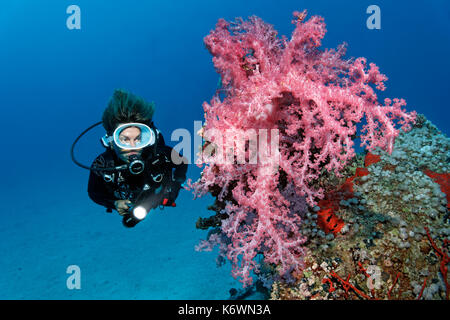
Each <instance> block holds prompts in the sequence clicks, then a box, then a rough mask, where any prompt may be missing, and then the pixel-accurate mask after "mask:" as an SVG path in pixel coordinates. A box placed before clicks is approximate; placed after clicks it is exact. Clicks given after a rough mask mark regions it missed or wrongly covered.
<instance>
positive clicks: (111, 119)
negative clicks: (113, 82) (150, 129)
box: [102, 89, 155, 135]
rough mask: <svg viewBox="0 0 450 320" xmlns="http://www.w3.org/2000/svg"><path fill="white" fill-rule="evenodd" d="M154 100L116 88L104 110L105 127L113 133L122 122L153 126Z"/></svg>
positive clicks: (109, 132) (108, 131)
mask: <svg viewBox="0 0 450 320" xmlns="http://www.w3.org/2000/svg"><path fill="white" fill-rule="evenodd" d="M154 113H155V104H154V102H150V103H149V102H146V101H145V100H144V99H142V98H141V97H138V96H136V95H134V94H132V93H130V92H128V91H126V90H123V89H116V90H114V93H113V96H112V98H111V100H110V101H109V103H108V106H107V107H106V109H105V111H104V112H103V117H102V120H103V127H104V128H105V130H106V132H107V133H108V134H109V135H111V134H112V133H113V132H114V130H115V129H116V128H117V126H118V125H119V124H120V123H127V122H139V123H143V124H146V125H148V126H151V123H152V117H153V114H154Z"/></svg>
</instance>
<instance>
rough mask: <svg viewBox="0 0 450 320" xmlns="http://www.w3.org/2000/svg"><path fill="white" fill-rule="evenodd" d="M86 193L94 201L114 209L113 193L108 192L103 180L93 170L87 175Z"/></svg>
mask: <svg viewBox="0 0 450 320" xmlns="http://www.w3.org/2000/svg"><path fill="white" fill-rule="evenodd" d="M88 194H89V198H91V199H92V201H94V202H95V203H97V204H99V205H101V206H104V207H106V208H108V209H116V205H115V201H116V199H115V198H114V195H113V194H111V193H110V192H108V190H107V188H106V186H105V181H104V180H103V179H102V177H101V176H100V175H98V174H96V173H95V172H94V171H91V173H90V175H89V184H88Z"/></svg>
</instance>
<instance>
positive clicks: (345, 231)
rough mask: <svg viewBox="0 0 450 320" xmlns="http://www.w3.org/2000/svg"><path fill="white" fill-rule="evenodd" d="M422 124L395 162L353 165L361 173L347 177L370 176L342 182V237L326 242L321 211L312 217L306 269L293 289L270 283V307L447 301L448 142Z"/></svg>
mask: <svg viewBox="0 0 450 320" xmlns="http://www.w3.org/2000/svg"><path fill="white" fill-rule="evenodd" d="M418 120H419V121H418V122H417V124H416V125H415V126H414V127H413V129H412V130H411V131H409V132H407V133H401V134H400V135H399V136H398V138H397V139H396V142H395V145H394V150H393V152H392V154H389V153H387V152H384V151H382V150H380V149H375V150H373V152H372V153H367V154H366V155H365V156H364V158H365V159H364V160H365V161H361V159H360V158H359V159H357V160H356V159H355V162H357V163H358V164H361V163H365V165H364V170H362V168H361V169H360V170H358V169H354V168H351V169H349V170H348V172H355V173H356V172H358V171H364V172H365V174H364V175H357V174H355V173H353V175H351V173H350V174H348V176H347V177H346V178H345V180H344V181H345V182H346V183H347V184H348V181H352V185H351V189H352V192H353V193H352V194H347V195H346V196H347V198H346V199H344V198H343V199H341V200H340V201H339V205H338V206H337V207H336V208H334V209H335V214H336V215H337V216H338V217H339V219H342V221H344V222H345V225H344V227H343V228H342V229H341V231H340V232H339V233H337V234H333V233H329V234H326V232H325V231H324V230H322V229H321V228H320V226H319V224H318V221H317V220H318V215H317V212H320V211H321V210H322V209H321V208H320V207H318V206H316V207H314V208H312V209H311V210H310V212H309V213H308V214H307V218H306V219H305V220H304V221H303V225H302V234H304V235H305V236H307V237H308V242H307V243H305V246H306V247H307V248H308V249H309V250H308V256H307V257H306V258H305V269H304V270H303V273H302V274H300V275H299V276H298V277H297V279H296V283H295V284H294V285H292V284H286V283H283V281H274V282H272V288H271V298H272V299H448V295H449V285H448V274H447V265H448V263H449V262H450V260H449V257H448V244H449V240H448V239H449V235H450V226H449V224H448V222H449V212H448V201H447V199H448V193H444V191H445V190H446V189H445V188H446V186H448V183H449V180H450V179H449V177H450V175H449V169H450V168H449V161H448V159H449V152H450V139H449V138H448V137H446V136H444V135H443V134H442V133H440V132H439V130H438V129H437V128H436V127H435V126H434V125H433V124H432V123H431V122H429V121H428V120H427V119H426V118H425V117H424V116H423V115H419V116H418ZM350 167H351V166H349V168H350ZM430 172H433V173H434V174H433V175H434V176H439V177H440V178H439V179H433V177H430V176H429V174H430ZM342 185H345V183H343V184H340V185H339V184H337V185H335V187H334V188H335V189H336V190H339V189H340V187H341V186H342ZM447 191H448V190H447ZM349 196H351V197H349ZM369 271H370V272H369Z"/></svg>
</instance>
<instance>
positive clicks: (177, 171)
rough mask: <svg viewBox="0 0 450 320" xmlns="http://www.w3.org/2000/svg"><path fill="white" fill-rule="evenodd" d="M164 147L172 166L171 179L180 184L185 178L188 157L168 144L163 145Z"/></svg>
mask: <svg viewBox="0 0 450 320" xmlns="http://www.w3.org/2000/svg"><path fill="white" fill-rule="evenodd" d="M165 148H166V149H165V152H166V154H167V156H168V157H169V159H170V160H171V162H172V167H173V168H174V171H173V181H175V182H178V183H179V184H180V185H181V184H182V183H183V182H184V181H185V180H186V172H187V169H188V159H187V158H186V157H184V156H182V155H181V154H180V153H178V151H176V150H175V149H173V148H171V147H169V146H165Z"/></svg>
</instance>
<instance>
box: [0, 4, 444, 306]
mask: <svg viewBox="0 0 450 320" xmlns="http://www.w3.org/2000/svg"><path fill="white" fill-rule="evenodd" d="M71 4H76V5H78V6H79V7H80V8H81V30H69V29H68V28H67V27H66V19H67V17H68V14H67V13H66V8H67V7H68V6H69V5H71ZM371 4H376V5H378V6H379V7H380V8H381V17H382V20H381V30H369V29H367V28H366V19H367V17H368V15H367V14H366V8H367V7H368V6H369V5H371ZM303 9H308V12H309V14H310V15H321V16H323V17H324V18H325V22H326V24H327V29H328V33H327V34H326V36H325V39H324V41H323V47H324V48H329V47H332V48H335V47H337V45H339V44H340V43H342V42H344V41H345V42H347V43H348V51H347V56H348V57H350V56H354V57H359V56H364V57H366V58H367V59H368V61H369V62H374V63H376V64H377V65H378V66H379V67H380V70H381V72H382V73H385V74H386V75H387V76H388V77H389V80H388V82H387V90H386V91H385V92H384V93H382V94H380V98H384V97H391V98H394V97H401V98H405V99H406V101H407V103H408V105H407V110H409V111H411V110H416V111H417V112H420V113H423V114H425V115H426V117H427V118H428V119H430V120H431V121H432V122H433V123H434V124H435V125H436V126H437V127H438V128H439V129H440V130H442V131H443V132H444V133H446V134H447V135H448V133H449V127H450V125H449V121H448V119H449V101H450V90H449V75H448V73H449V71H450V62H449V57H450V26H449V21H450V19H449V17H450V15H449V12H450V6H449V2H448V1H445V0H441V1H438V0H434V1H387V0H386V1H376V2H374V1H365V0H361V1H360V0H358V1H356V0H355V1H348V0H347V1H334V0H330V1H325V0H311V1H300V0H298V1H284V0H278V1H261V0H258V1H232V0H231V1H211V0H208V1H137V0H127V1H99V0H74V1H63V0H57V1H56V0H54V1H50V0H41V1H31V0H29V1H25V0H16V1H4V2H2V4H1V10H0V40H1V44H2V50H0V96H1V97H2V100H1V102H0V108H1V119H2V121H1V123H2V131H1V133H2V137H3V139H2V148H1V150H2V152H1V157H0V165H1V168H2V169H3V170H2V183H1V185H0V194H1V203H2V209H1V211H0V252H1V259H0V298H1V299H226V298H228V296H229V293H228V290H229V289H230V288H232V287H236V288H237V287H238V286H239V283H238V282H237V281H235V280H234V279H233V278H232V277H231V275H230V266H229V264H227V265H225V266H223V267H221V268H216V265H215V261H214V260H215V257H216V254H217V252H211V253H199V252H196V251H194V246H195V245H196V244H197V243H198V242H199V240H201V239H203V238H205V237H206V233H207V232H206V231H200V230H197V229H195V221H196V220H197V218H198V217H199V216H203V217H206V216H209V215H210V214H211V213H212V212H210V211H208V210H207V209H206V206H207V205H209V204H211V203H212V198H211V197H205V198H202V199H197V200H192V195H191V194H190V193H189V192H187V191H184V192H182V193H181V194H180V197H179V199H178V201H177V207H176V208H173V209H172V208H168V209H166V210H165V211H163V212H159V211H158V212H156V213H155V214H152V215H150V216H149V217H148V218H147V219H146V220H145V221H144V222H142V223H141V224H139V225H138V226H137V227H136V228H135V229H133V230H127V229H125V228H123V227H122V225H121V223H120V219H119V217H118V216H117V215H116V214H107V213H105V210H104V208H102V207H100V206H98V205H96V204H95V203H92V202H91V201H90V199H89V198H88V196H87V192H86V189H87V179H88V171H86V170H83V169H81V168H79V167H76V166H75V165H74V164H73V163H72V162H71V160H70V154H69V151H70V147H71V144H72V142H73V140H74V139H75V138H76V136H77V135H78V134H79V133H80V132H81V131H82V130H84V129H85V128H86V127H87V126H89V125H91V124H93V123H95V122H97V121H99V120H100V119H101V115H102V112H103V110H104V108H105V106H106V104H107V102H108V100H109V98H110V96H111V94H112V92H113V90H114V89H115V88H125V89H127V90H130V91H131V92H133V93H135V94H137V95H140V96H142V97H144V98H145V99H147V100H150V101H154V102H155V103H156V107H157V108H156V113H155V116H154V121H155V124H156V125H157V126H158V127H159V128H160V130H161V131H162V132H163V134H164V136H165V138H166V142H167V143H168V144H169V145H172V146H174V145H175V144H177V142H176V141H170V137H171V133H172V132H173V131H174V130H175V129H177V128H185V129H187V130H189V131H190V133H191V134H192V137H193V136H194V134H195V132H194V121H196V120H197V121H201V120H203V110H202V103H203V102H204V101H209V100H210V98H211V97H212V95H213V93H214V91H215V89H216V87H217V83H218V75H217V74H216V72H215V70H214V67H213V65H212V61H211V56H210V55H209V53H208V51H207V50H206V49H205V47H204V44H203V37H204V36H206V35H207V34H208V33H209V31H210V30H212V29H213V28H214V26H215V23H216V22H217V20H218V19H219V18H225V19H227V20H230V19H234V17H238V16H241V17H244V18H246V17H248V16H250V15H257V16H259V17H261V18H262V19H263V20H265V21H266V22H268V23H270V24H273V25H274V27H275V29H276V30H278V31H279V34H284V35H286V36H288V37H289V36H290V34H291V32H292V30H293V25H292V24H291V23H290V21H291V18H292V12H293V11H294V10H298V11H301V10H303ZM102 134H103V131H102V129H101V128H100V127H99V128H97V129H95V130H93V131H92V132H91V133H89V134H88V135H87V136H86V138H85V139H83V140H82V141H81V142H80V145H79V146H78V148H77V157H78V159H79V160H80V161H82V162H84V163H86V164H90V162H91V161H92V160H93V159H94V158H95V156H96V155H97V154H99V153H100V152H102V147H101V146H100V144H99V140H98V139H99V138H100V137H101V135H102ZM192 152H194V146H192ZM199 173H200V170H199V169H198V168H196V167H195V166H194V165H191V166H190V167H189V171H188V176H189V177H190V178H192V179H194V180H195V179H197V178H198V176H199ZM69 265H78V266H79V267H80V269H81V279H82V280H81V283H82V287H81V289H80V290H69V289H68V288H67V287H66V279H67V277H68V276H69V275H68V274H66V268H67V267H68V266H69Z"/></svg>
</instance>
